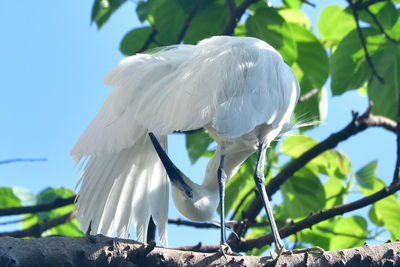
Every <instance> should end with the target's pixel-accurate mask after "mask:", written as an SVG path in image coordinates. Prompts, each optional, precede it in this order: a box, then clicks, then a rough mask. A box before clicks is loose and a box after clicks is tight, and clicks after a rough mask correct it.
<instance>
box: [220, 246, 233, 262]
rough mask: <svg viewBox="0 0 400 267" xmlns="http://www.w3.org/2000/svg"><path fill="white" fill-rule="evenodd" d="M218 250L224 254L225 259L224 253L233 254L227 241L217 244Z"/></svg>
mask: <svg viewBox="0 0 400 267" xmlns="http://www.w3.org/2000/svg"><path fill="white" fill-rule="evenodd" d="M219 250H220V251H221V253H222V255H224V257H225V259H226V255H227V254H228V255H231V254H233V252H232V249H231V247H230V246H229V245H228V244H227V243H223V244H221V245H220V246H219Z"/></svg>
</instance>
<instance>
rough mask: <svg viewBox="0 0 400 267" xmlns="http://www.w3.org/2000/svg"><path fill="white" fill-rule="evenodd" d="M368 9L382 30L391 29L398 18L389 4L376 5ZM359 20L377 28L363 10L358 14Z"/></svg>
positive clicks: (393, 7) (392, 6)
mask: <svg viewBox="0 0 400 267" xmlns="http://www.w3.org/2000/svg"><path fill="white" fill-rule="evenodd" d="M368 9H369V11H370V12H371V13H372V14H373V15H374V16H375V17H376V19H377V21H379V24H380V25H381V26H382V27H383V28H384V29H390V28H391V27H393V25H394V24H395V23H396V21H397V19H398V17H399V14H398V12H397V9H396V7H395V6H394V5H393V3H391V2H385V3H383V2H381V3H376V4H374V5H371V6H369V7H368ZM359 18H360V20H363V21H365V22H367V23H369V24H371V26H374V27H378V26H377V25H376V23H375V21H374V19H373V18H372V17H371V15H370V14H368V13H367V12H366V11H365V10H361V12H359Z"/></svg>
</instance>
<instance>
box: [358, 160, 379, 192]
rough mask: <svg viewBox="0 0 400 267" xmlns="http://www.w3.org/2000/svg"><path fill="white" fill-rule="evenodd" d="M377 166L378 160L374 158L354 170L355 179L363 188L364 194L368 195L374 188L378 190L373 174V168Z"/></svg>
mask: <svg viewBox="0 0 400 267" xmlns="http://www.w3.org/2000/svg"><path fill="white" fill-rule="evenodd" d="M377 166H378V161H376V160H374V161H371V162H370V163H368V164H367V165H365V166H364V167H362V168H361V169H360V170H358V171H357V172H356V180H357V183H358V185H359V186H360V187H361V190H364V191H363V193H364V194H365V195H370V194H371V193H373V192H374V190H378V189H379V188H378V187H380V186H379V185H378V184H377V183H378V181H377V177H376V176H375V170H376V167H377Z"/></svg>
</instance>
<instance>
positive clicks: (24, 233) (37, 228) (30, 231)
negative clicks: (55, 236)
mask: <svg viewBox="0 0 400 267" xmlns="http://www.w3.org/2000/svg"><path fill="white" fill-rule="evenodd" d="M74 217H75V214H74V212H70V213H68V214H65V215H62V216H60V217H57V218H54V219H51V220H47V221H44V222H41V223H37V224H35V225H32V226H31V227H29V228H27V229H24V230H19V231H13V232H3V233H0V237H2V236H11V237H18V238H22V237H28V236H34V237H40V236H41V234H42V233H43V232H44V231H46V230H48V229H51V228H53V227H56V226H58V225H60V224H64V223H67V222H69V221H70V220H72V219H73V218H74Z"/></svg>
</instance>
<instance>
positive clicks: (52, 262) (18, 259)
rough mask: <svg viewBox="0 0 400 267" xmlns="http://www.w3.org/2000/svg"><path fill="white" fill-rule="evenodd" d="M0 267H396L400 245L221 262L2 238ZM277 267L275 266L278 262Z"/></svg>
mask: <svg viewBox="0 0 400 267" xmlns="http://www.w3.org/2000/svg"><path fill="white" fill-rule="evenodd" d="M0 254H1V257H0V265H1V266H82V267H85V266H327V267H329V266H344V265H346V266H371V265H373V266H398V265H399V264H400V257H398V256H397V255H399V254H400V242H388V243H385V244H381V245H371V246H367V245H365V246H362V247H359V248H352V249H345V250H337V251H327V252H325V253H324V254H322V255H321V254H315V253H300V254H294V255H282V256H281V257H279V259H278V260H272V259H271V258H270V257H256V256H242V255H240V256H232V255H226V256H225V257H224V256H222V254H221V253H197V252H192V251H181V250H177V249H170V248H160V247H155V244H154V243H150V244H148V245H144V244H141V243H138V242H135V241H132V240H124V239H117V238H109V237H106V236H102V235H96V236H85V237H64V236H57V237H44V238H37V239H17V238H11V237H3V238H0ZM277 261H278V262H277Z"/></svg>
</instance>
